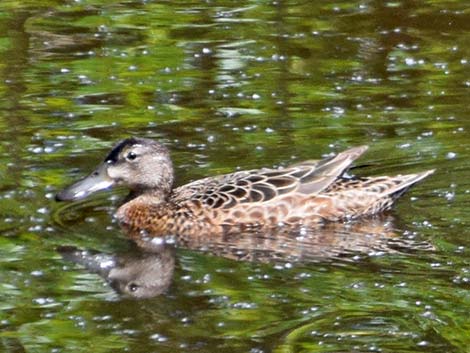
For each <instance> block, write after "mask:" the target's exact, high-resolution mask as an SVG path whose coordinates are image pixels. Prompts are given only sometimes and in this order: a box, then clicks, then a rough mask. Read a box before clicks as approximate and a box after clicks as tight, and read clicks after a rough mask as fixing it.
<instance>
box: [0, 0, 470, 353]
mask: <svg viewBox="0 0 470 353" xmlns="http://www.w3.org/2000/svg"><path fill="white" fill-rule="evenodd" d="M469 8H470V7H469V6H468V3H467V2H465V1H451V0H449V1H439V0H436V1H405V0H403V1H385V2H382V1H362V0H360V1H327V0H322V1H294V0H274V1H264V0H251V1H229V0H220V1H218V0H206V1H202V0H201V1H196V0H186V1H181V0H175V1H168V0H167V1H157V0H145V1H142V0H140V1H132V0H129V1H113V0H110V1H106V0H62V1H59V0H36V1H31V0H27V1H18V0H16V1H15V0H2V1H1V2H0V97H1V98H0V175H1V177H2V179H1V180H2V181H1V184H0V234H1V236H0V351H4V352H41V353H42V352H250V353H261V352H436V353H437V352H439V353H440V352H468V351H469V349H470V348H469V346H470V318H469V312H470V293H469V292H468V290H469V289H470V273H469V272H470V260H469V254H470V252H469V250H468V248H469V246H470V232H469V231H468V224H469V223H470V216H469V212H468V210H469V206H470V162H469V159H470V137H469V136H470V135H469V131H470V119H469V118H470V108H469V106H470V11H469ZM130 135H134V136H143V137H150V138H155V139H159V140H161V141H163V142H164V143H165V144H166V145H167V146H168V147H169V148H170V149H171V151H172V157H173V161H174V164H175V168H176V174H177V184H179V185H180V184H183V183H185V182H189V181H191V180H195V179H198V178H201V177H204V176H208V175H216V174H221V173H228V172H231V171H234V170H236V169H250V168H256V167H263V166H268V167H272V166H282V165H287V164H289V163H293V162H296V161H301V160H304V159H316V158H320V157H321V156H325V155H328V154H330V153H332V152H338V151H341V150H343V149H346V148H348V147H351V146H356V145H362V144H367V145H369V146H370V149H369V151H368V152H367V154H366V155H364V157H362V158H361V160H360V161H359V163H360V164H363V165H365V166H364V167H362V168H359V169H358V170H357V173H358V174H362V175H380V174H384V175H387V174H390V175H391V174H400V173H401V174H405V173H413V172H418V171H423V170H426V169H432V168H435V169H436V173H435V174H434V175H433V176H431V177H430V178H428V179H427V180H425V181H424V182H423V183H421V184H419V185H417V186H416V187H415V188H413V190H412V191H411V192H409V193H408V194H406V195H405V196H404V197H403V198H402V199H401V200H400V202H399V203H398V205H397V207H396V209H395V211H394V212H392V213H391V214H389V215H387V216H386V219H381V220H374V221H373V222H374V223H372V224H366V225H361V226H360V229H358V228H357V227H356V225H351V226H349V225H346V228H344V227H343V228H342V229H340V230H333V231H332V232H330V231H325V232H324V233H322V234H318V235H316V238H315V239H313V240H312V239H310V240H309V241H306V242H304V243H302V241H303V240H302V239H301V237H300V238H299V237H296V238H294V239H290V240H286V241H284V240H282V241H279V239H271V240H269V239H267V240H266V239H264V240H260V241H259V242H258V243H256V244H255V245H256V251H257V252H256V254H254V253H253V252H250V251H248V250H247V249H246V247H245V248H244V249H239V247H240V240H239V239H235V240H233V239H232V240H230V241H228V242H223V241H221V240H216V241H214V240H213V241H212V242H213V243H210V242H209V243H208V244H198V246H197V248H198V249H203V250H206V251H200V250H198V249H195V247H194V246H192V245H190V244H188V245H187V246H180V247H179V248H178V249H177V250H176V254H175V256H176V265H175V269H174V275H173V280H172V283H171V284H170V286H169V289H168V290H167V291H165V293H164V294H162V295H158V296H155V297H153V298H151V299H146V300H135V299H129V298H127V297H124V296H121V295H118V294H117V293H116V292H115V291H114V290H113V289H112V288H111V287H110V286H109V285H108V284H107V283H106V281H105V280H103V278H102V277H100V276H99V275H97V274H93V273H90V272H89V271H87V270H86V269H84V267H83V266H80V265H76V264H73V263H71V262H70V261H67V260H66V259H63V258H62V256H61V255H60V254H59V253H58V252H57V250H56V249H57V247H60V246H75V247H78V248H82V249H94V250H96V251H100V252H103V253H106V254H115V253H120V252H126V251H128V249H129V248H130V247H131V244H129V241H128V240H127V239H126V237H125V235H124V234H122V233H121V231H120V230H119V227H118V226H117V224H116V222H115V221H114V220H113V217H112V215H113V213H114V211H115V209H116V207H117V205H118V204H119V199H120V197H121V196H122V195H123V192H122V191H117V192H115V193H108V194H102V195H98V196H96V197H94V198H91V199H90V200H88V201H85V202H80V203H77V204H59V203H56V202H55V201H54V194H55V193H56V192H57V191H58V190H60V189H61V188H62V187H64V186H65V185H67V184H69V183H70V182H72V181H73V180H76V179H77V178H79V177H81V176H83V175H85V174H86V173H88V172H89V171H91V170H92V169H93V168H94V166H95V165H96V164H97V163H98V162H100V161H101V159H102V158H103V157H104V155H105V154H106V153H107V151H108V150H109V148H111V146H113V144H114V143H115V142H116V141H118V140H119V139H122V138H125V137H128V136H130ZM371 222H372V221H371ZM375 222H378V224H377V223H375ZM348 227H349V228H348ZM250 241H252V240H251V239H248V240H247V242H250ZM215 243H217V244H215ZM273 243H275V244H276V246H279V248H277V249H278V250H279V249H280V250H279V251H278V252H276V254H275V256H274V255H273V254H272V253H271V252H270V250H272V248H273V245H272V244H273ZM299 243H300V245H299ZM244 244H246V243H244ZM255 245H253V243H250V246H252V247H253V246H255ZM215 248H217V249H218V250H217V251H216V250H214V249H215ZM286 248H288V249H289V251H287V252H286V251H284V250H282V249H286ZM221 249H222V250H221ZM227 249H230V250H233V251H231V252H230V253H231V254H234V253H235V254H239V255H240V254H241V255H240V256H239V258H240V260H241V261H237V260H235V259H234V258H236V256H226V255H227V251H226V250H227ZM252 250H253V249H252ZM238 251H240V252H238ZM243 251H245V252H247V253H248V255H247V256H244V254H245V253H243ZM286 253H287V255H286Z"/></svg>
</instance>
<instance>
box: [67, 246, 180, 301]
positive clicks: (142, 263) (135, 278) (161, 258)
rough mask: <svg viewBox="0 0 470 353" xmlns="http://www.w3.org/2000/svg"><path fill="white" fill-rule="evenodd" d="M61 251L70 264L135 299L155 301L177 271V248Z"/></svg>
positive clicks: (72, 248)
mask: <svg viewBox="0 0 470 353" xmlns="http://www.w3.org/2000/svg"><path fill="white" fill-rule="evenodd" d="M58 252H59V253H60V254H61V255H62V257H63V258H64V259H66V260H68V261H71V262H74V263H77V264H80V265H82V266H84V267H85V269H86V270H87V271H90V272H92V273H97V274H99V275H100V276H101V277H102V278H104V279H105V280H106V281H107V282H108V283H109V284H110V286H111V287H112V288H113V289H114V290H115V291H116V292H117V293H118V294H122V295H125V296H129V297H134V298H151V297H154V296H156V295H159V294H161V293H163V292H165V291H166V290H167V289H168V287H169V286H170V284H171V280H172V278H173V271H174V268H175V256H174V248H173V246H170V245H162V246H161V247H160V248H159V249H158V248H157V247H155V248H154V251H152V252H142V251H137V250H134V251H131V252H127V253H123V254H105V253H101V252H97V251H92V250H81V249H78V248H76V247H72V246H62V247H59V248H58Z"/></svg>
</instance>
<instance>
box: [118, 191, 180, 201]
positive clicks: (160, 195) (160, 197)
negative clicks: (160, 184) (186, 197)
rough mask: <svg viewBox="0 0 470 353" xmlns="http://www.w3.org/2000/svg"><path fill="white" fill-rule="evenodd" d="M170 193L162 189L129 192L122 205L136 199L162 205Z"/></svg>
mask: <svg viewBox="0 0 470 353" xmlns="http://www.w3.org/2000/svg"><path fill="white" fill-rule="evenodd" d="M170 193H171V190H169V191H168V190H162V189H139V190H131V191H130V192H129V194H128V195H127V197H126V198H125V200H124V203H127V202H129V201H132V200H137V199H147V200H149V201H150V200H151V202H152V203H163V202H166V201H167V200H168V197H169V195H170Z"/></svg>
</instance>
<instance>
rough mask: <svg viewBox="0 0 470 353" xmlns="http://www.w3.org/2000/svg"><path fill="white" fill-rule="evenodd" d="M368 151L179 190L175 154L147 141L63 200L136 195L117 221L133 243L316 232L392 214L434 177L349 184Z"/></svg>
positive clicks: (129, 142) (138, 141) (117, 150)
mask: <svg viewBox="0 0 470 353" xmlns="http://www.w3.org/2000/svg"><path fill="white" fill-rule="evenodd" d="M366 150H367V146H360V147H354V148H351V149H348V150H346V151H343V152H341V153H338V154H337V155H336V156H334V157H329V158H325V159H322V160H319V161H306V162H302V163H297V164H295V165H291V166H288V167H286V168H283V169H269V168H263V169H254V170H247V171H239V172H235V173H231V174H225V175H219V176H214V177H208V178H204V179H201V180H197V181H194V182H191V183H189V184H186V185H183V186H180V187H177V188H174V185H173V184H174V173H173V165H172V162H171V159H170V154H169V151H168V149H167V148H166V147H165V146H164V145H162V144H161V143H159V142H156V141H154V140H150V139H146V138H135V137H132V138H128V139H125V140H123V141H121V142H119V143H118V144H117V145H116V146H115V147H114V148H113V149H112V150H111V152H110V153H109V154H108V156H107V157H106V158H105V160H104V162H103V163H101V164H100V165H99V166H98V168H97V169H96V170H95V171H94V172H92V173H91V174H90V175H89V176H87V177H85V178H84V179H81V180H79V181H78V182H76V183H75V184H73V185H71V186H69V187H67V188H66V189H64V190H63V191H61V192H59V193H58V194H57V196H56V199H57V200H59V201H63V200H77V199H82V198H85V197H87V196H88V195H90V194H91V193H94V192H96V191H99V190H103V189H108V188H111V187H112V186H113V185H123V186H127V187H128V188H129V189H130V190H131V192H130V195H129V197H128V198H127V202H125V203H124V204H123V205H122V206H121V207H120V208H119V209H118V211H117V213H116V217H117V219H118V220H119V222H120V224H121V225H122V227H123V228H124V230H126V231H127V232H128V233H129V235H130V236H131V237H132V238H134V239H135V240H138V238H139V237H140V238H141V237H143V234H144V235H145V237H160V236H165V235H176V236H177V237H182V238H186V239H187V238H188V237H193V236H201V235H211V236H217V235H222V234H233V233H237V232H241V231H247V230H263V229H271V228H275V227H279V226H280V225H285V226H288V227H289V226H294V227H297V226H304V227H310V226H315V225H318V224H319V223H322V222H331V221H341V220H347V219H351V218H358V217H362V216H369V215H373V214H375V213H378V212H382V211H385V210H389V209H390V208H391V207H392V205H393V203H394V201H395V200H396V199H397V198H398V197H399V196H401V195H402V194H403V193H404V192H405V191H406V190H407V189H408V188H409V187H410V186H412V185H413V184H415V183H417V182H418V181H420V180H421V179H423V178H425V177H427V176H428V175H430V174H431V173H433V172H434V171H433V170H428V171H424V172H421V173H417V174H408V175H397V176H393V177H388V176H379V177H365V178H364V177H357V178H356V177H353V178H350V177H347V176H345V171H346V170H347V169H348V168H349V167H350V166H351V164H352V162H353V161H354V160H356V159H357V158H358V157H359V156H361V155H362V154H363V153H364V152H365V151H366Z"/></svg>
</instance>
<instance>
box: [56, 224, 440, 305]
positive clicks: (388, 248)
mask: <svg viewBox="0 0 470 353" xmlns="http://www.w3.org/2000/svg"><path fill="white" fill-rule="evenodd" d="M172 240H174V239H172ZM177 241H178V246H182V247H185V248H188V249H192V250H197V251H204V252H207V253H209V254H212V255H215V256H222V257H225V258H228V259H233V260H237V261H254V262H263V263H279V262H290V263H308V262H318V261H322V262H324V261H338V260H340V259H341V261H354V260H355V259H357V255H363V256H377V255H380V254H387V253H396V252H401V253H406V252H414V251H418V250H432V249H433V246H432V245H431V244H429V243H427V242H425V241H418V240H415V239H412V238H411V239H410V238H406V237H404V236H403V235H402V231H400V232H399V231H397V230H396V229H395V228H394V226H393V219H392V217H391V216H389V217H381V218H374V219H369V220H367V221H363V222H354V223H352V222H350V223H346V224H339V223H331V224H327V225H324V226H322V227H321V228H316V229H297V230H296V231H292V230H287V229H282V228H281V229H279V230H277V231H276V232H272V233H268V234H266V233H243V234H237V235H227V236H225V237H213V238H208V237H207V236H204V237H202V236H201V237H191V238H185V239H178V240H177ZM138 245H139V247H140V249H141V250H137V249H134V250H133V251H132V252H129V253H125V254H112V255H107V254H103V253H99V252H96V251H89V250H80V249H77V248H74V247H61V248H60V249H59V252H60V253H61V254H62V256H63V257H64V258H65V259H66V260H69V261H72V262H74V263H77V264H80V265H82V266H84V267H85V268H86V269H87V270H88V271H90V272H94V273H98V274H99V275H100V276H102V277H103V278H104V279H105V280H106V281H107V282H108V283H110V285H111V287H112V288H114V289H115V290H116V292H118V293H119V294H124V295H127V296H131V297H134V298H149V297H153V296H156V295H159V294H161V293H163V292H164V291H166V290H167V289H168V287H169V286H170V284H171V279H172V277H173V272H174V268H175V253H174V246H173V245H174V244H168V243H165V242H164V241H162V239H160V238H159V241H156V239H155V238H154V239H153V240H152V239H151V238H149V240H148V241H147V242H144V241H142V242H141V243H139V244H138ZM142 249H145V250H142Z"/></svg>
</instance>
